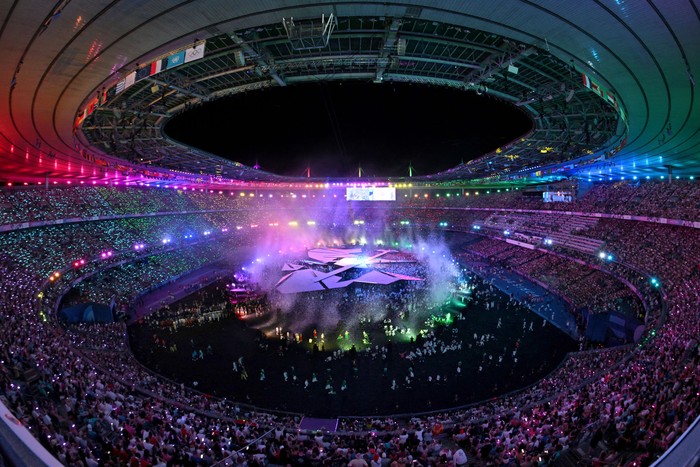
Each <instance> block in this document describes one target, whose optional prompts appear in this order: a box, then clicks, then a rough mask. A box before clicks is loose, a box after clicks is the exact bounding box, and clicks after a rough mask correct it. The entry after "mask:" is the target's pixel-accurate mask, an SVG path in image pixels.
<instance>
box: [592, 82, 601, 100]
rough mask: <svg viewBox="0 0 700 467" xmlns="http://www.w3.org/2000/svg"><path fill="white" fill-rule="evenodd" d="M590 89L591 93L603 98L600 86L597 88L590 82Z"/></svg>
mask: <svg viewBox="0 0 700 467" xmlns="http://www.w3.org/2000/svg"><path fill="white" fill-rule="evenodd" d="M591 89H592V90H593V92H595V93H596V94H598V95H599V96H600V97H603V90H602V89H600V86H598V85H597V84H595V83H594V82H592V81H591Z"/></svg>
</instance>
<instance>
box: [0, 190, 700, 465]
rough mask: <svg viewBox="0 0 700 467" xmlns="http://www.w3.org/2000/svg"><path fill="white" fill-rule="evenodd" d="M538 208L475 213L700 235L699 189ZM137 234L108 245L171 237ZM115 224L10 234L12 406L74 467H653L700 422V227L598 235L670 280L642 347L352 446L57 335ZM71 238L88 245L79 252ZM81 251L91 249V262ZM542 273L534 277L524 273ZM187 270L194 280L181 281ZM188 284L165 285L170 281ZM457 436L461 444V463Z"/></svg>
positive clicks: (56, 198) (118, 211) (369, 424)
mask: <svg viewBox="0 0 700 467" xmlns="http://www.w3.org/2000/svg"><path fill="white" fill-rule="evenodd" d="M100 191H102V192H107V193H99V192H100ZM1 197H2V200H1V201H0V205H1V206H2V222H0V223H2V224H6V223H12V222H26V221H33V220H45V219H52V218H53V219H59V218H69V217H88V216H94V215H108V216H114V215H123V214H125V213H129V214H135V213H140V212H144V211H147V210H148V212H154V211H163V212H167V211H178V210H180V211H189V210H192V211H197V210H201V209H211V206H214V209H218V206H215V204H212V203H215V202H213V201H211V200H213V199H222V198H223V197H222V198H219V197H218V195H217V194H210V193H201V194H200V193H186V194H184V193H179V192H177V191H174V190H173V191H170V190H168V191H167V192H166V191H165V190H162V191H158V190H154V189H148V190H139V189H136V188H134V189H131V190H124V189H121V188H120V189H116V188H112V187H109V188H106V187H104V188H100V189H97V188H93V187H84V188H81V187H74V188H70V189H69V188H55V189H54V188H51V189H49V190H43V189H42V190H38V189H36V188H35V189H24V188H21V189H17V190H3V191H2V194H1ZM232 198H235V197H232ZM525 198H527V197H521V196H519V194H516V193H513V192H509V193H507V194H504V196H503V197H499V196H498V195H494V196H492V197H486V196H484V197H479V201H478V202H475V203H474V206H477V207H478V206H480V204H479V203H483V205H484V207H489V208H493V207H498V206H502V207H505V208H525V209H543V208H544V209H561V210H581V211H589V212H601V211H603V212H611V213H617V214H642V215H650V216H666V217H671V218H679V219H685V220H697V212H698V209H697V202H698V199H700V190H698V189H697V188H695V185H694V184H693V183H692V182H683V183H677V182H674V183H673V184H662V183H661V182H653V183H642V184H640V185H639V186H637V185H632V184H626V183H624V184H610V185H602V186H600V187H595V188H593V189H592V190H590V191H589V192H588V193H587V194H586V195H585V196H584V197H583V198H582V199H581V200H579V201H576V202H575V203H574V205H573V206H572V205H569V204H563V203H562V204H556V205H546V206H545V205H543V203H542V202H541V200H539V201H538V200H533V199H525ZM38 199H43V202H38ZM227 199H230V198H227ZM80 200H82V202H79V201H80ZM471 200H472V199H471V198H470V202H471ZM222 202H223V201H222ZM229 202H230V203H233V202H234V201H233V200H231V201H226V202H225V204H226V205H227V206H231V205H229V204H228V203H229ZM237 202H238V203H242V202H243V201H242V200H241V201H237ZM256 202H258V203H262V201H256ZM122 203H123V205H122ZM197 203H201V204H197ZM440 203H442V201H440V202H439V203H438V202H431V204H432V205H433V206H434V209H425V210H411V209H409V208H407V209H406V210H405V213H406V214H407V215H408V214H410V216H411V217H410V218H411V219H415V220H416V222H417V223H419V222H420V221H425V222H426V223H428V222H433V221H435V220H437V219H438V218H440V217H442V216H443V215H448V213H447V212H443V213H441V212H440V209H439V208H440V207H441V204H440ZM117 205H119V206H122V207H117ZM100 206H101V207H100ZM574 208H575V209H574ZM223 209H230V208H228V207H227V208H223ZM232 209H235V208H232ZM242 211H243V212H244V213H246V214H241V216H242V218H246V217H245V216H250V215H252V214H250V212H249V211H246V210H245V209H243V210H242ZM403 214H404V213H403V212H402V213H400V215H403ZM449 215H450V216H454V219H455V222H460V224H456V225H465V226H468V227H470V225H469V224H470V222H469V221H470V218H471V214H466V215H464V216H461V215H459V214H457V213H454V212H452V211H450V212H449ZM180 217H182V218H186V216H180ZM199 218H203V217H199ZM246 219H250V217H247V218H246ZM122 222H124V224H121V223H122ZM127 222H132V221H126V220H121V219H120V220H118V221H117V224H116V225H117V226H123V225H130V227H129V228H123V229H122V230H121V233H119V234H115V237H114V239H112V240H109V241H108V242H107V243H109V245H110V246H113V245H114V244H115V243H118V242H123V245H124V248H125V249H127V248H128V249H131V248H132V247H133V244H132V242H133V241H134V240H135V237H134V236H133V235H134V233H143V234H144V235H148V234H149V232H150V233H151V234H152V235H154V238H155V239H157V237H159V236H160V235H161V233H162V232H157V233H154V230H157V228H155V227H153V226H152V225H148V224H141V223H140V222H146V220H145V219H144V220H139V221H135V222H138V223H137V224H127ZM155 222H158V221H155ZM107 225H108V224H106V223H105V222H96V223H94V224H93V223H90V222H80V223H77V224H68V225H65V226H60V227H58V226H54V227H44V228H40V229H29V230H27V229H24V230H18V231H14V232H9V233H3V234H2V235H0V242H2V246H1V247H0V277H1V278H2V279H1V280H0V305H1V306H0V322H1V324H2V326H1V327H0V329H1V330H0V333H1V335H2V336H1V337H2V338H1V339H0V355H2V360H1V363H0V386H1V388H2V389H1V391H0V392H1V393H2V401H3V403H5V404H6V405H7V406H8V407H10V408H11V409H12V411H13V412H14V413H15V415H16V416H17V418H18V419H20V420H21V422H22V423H23V425H25V426H26V427H28V428H29V429H30V431H31V432H32V433H33V434H34V435H35V436H36V437H37V438H38V439H39V440H40V441H41V443H42V444H43V445H44V446H46V447H47V448H48V449H49V451H50V452H52V453H53V454H54V455H56V457H57V458H58V459H59V460H60V461H61V462H63V463H65V464H67V465H124V464H127V463H129V464H133V465H137V464H141V465H165V464H166V463H171V464H178V463H179V464H191V465H195V464H202V465H207V464H212V463H214V462H216V461H218V460H222V459H225V458H228V459H230V460H231V461H232V463H245V462H248V463H250V464H264V463H265V462H272V463H299V462H300V461H308V462H310V463H316V464H319V465H320V464H329V465H338V464H345V463H348V462H349V461H350V460H352V459H354V458H355V457H356V456H359V457H360V458H362V459H363V460H365V461H366V463H367V464H369V463H373V465H379V464H377V462H379V463H381V464H382V465H384V464H385V463H386V464H393V463H394V462H396V464H395V465H407V464H408V463H410V462H411V461H417V462H418V463H420V464H423V465H427V464H430V463H435V464H441V463H443V462H444V463H445V464H447V463H448V462H449V459H450V457H452V456H453V454H455V451H456V449H457V448H460V449H461V450H462V454H466V458H467V459H468V462H472V463H477V464H488V463H492V464H493V463H501V464H504V463H509V462H510V463H519V464H520V465H537V464H543V463H547V462H550V461H552V460H553V459H556V458H557V457H559V456H561V455H563V454H562V453H564V452H565V451H566V450H567V449H568V448H570V447H573V446H577V447H585V448H586V449H587V450H588V451H589V452H590V453H591V454H595V455H599V456H602V457H604V458H605V459H606V461H611V462H613V461H614V462H619V461H622V460H629V459H636V460H637V461H640V462H649V461H650V460H652V459H653V458H655V457H657V456H658V455H659V454H660V453H662V452H663V451H664V450H666V449H667V448H668V447H669V446H670V445H671V444H672V443H673V442H674V441H675V440H676V439H677V438H678V436H679V435H680V434H681V433H683V431H684V430H685V429H686V428H687V427H688V426H689V425H690V423H692V422H693V420H694V419H695V418H696V417H697V416H698V412H699V409H700V407H699V404H700V402H699V401H700V399H699V398H698V397H696V395H697V393H698V391H699V390H700V371H699V368H700V367H699V366H698V364H699V363H700V355H699V354H698V341H697V336H698V334H699V332H700V319H698V318H699V310H698V303H700V270H699V268H698V264H700V238H699V237H700V233H698V232H697V231H696V230H695V229H692V228H689V227H674V226H669V225H663V224H652V223H646V222H633V221H623V220H608V219H605V220H602V221H601V222H600V223H598V224H597V225H596V226H595V227H592V228H591V229H590V230H589V231H587V232H584V233H583V234H584V235H590V236H591V237H592V238H601V239H604V240H605V241H606V245H607V246H606V247H607V248H609V249H610V250H611V251H613V252H614V253H615V255H616V256H617V258H619V259H620V260H621V261H624V262H627V263H629V264H630V265H632V266H635V267H637V268H638V269H639V270H640V271H644V272H648V273H651V274H654V275H655V276H656V277H658V279H659V281H660V283H661V285H662V287H663V290H664V294H665V307H663V309H664V310H665V315H661V314H660V313H661V312H660V311H659V312H658V313H659V314H658V315H657V316H654V317H653V319H652V320H651V321H650V323H651V324H654V325H656V324H658V328H657V327H656V326H651V328H652V329H650V330H649V334H648V336H647V337H646V339H645V340H644V341H643V342H642V344H641V345H640V346H637V347H635V348H633V349H607V350H602V351H596V352H586V353H581V354H576V355H572V356H571V357H570V358H569V360H567V362H566V364H565V365H563V366H562V367H561V368H560V369H559V370H558V371H557V372H556V373H554V374H552V375H550V376H549V377H548V378H545V379H544V380H542V381H540V382H539V383H537V384H536V385H534V386H533V387H531V388H529V389H526V390H524V391H522V392H520V393H517V394H514V395H511V396H508V397H504V398H499V399H497V400H493V401H489V402H486V403H483V404H479V405H476V406H474V407H472V408H469V409H463V410H459V411H446V412H441V413H435V414H430V415H424V416H420V417H415V418H414V419H409V420H403V419H393V418H383V419H361V420H355V419H347V420H342V421H341V423H340V428H341V429H342V430H343V431H342V432H339V433H337V434H325V435H324V434H320V435H317V436H314V435H313V434H311V435H309V434H306V433H300V432H298V431H297V430H295V429H294V428H295V427H296V424H297V422H298V418H297V417H295V416H293V415H291V416H290V415H279V414H278V415H272V414H266V413H263V412H260V411H254V410H252V409H250V408H247V407H244V406H242V405H240V404H236V403H232V402H229V401H225V400H216V399H212V398H208V397H207V396H205V395H202V394H198V393H197V392H196V391H192V390H190V389H187V388H184V387H181V386H180V385H177V384H174V383H169V382H167V381H165V380H163V379H162V378H159V377H157V376H155V375H153V374H151V373H150V372H148V371H147V370H145V369H143V368H141V367H140V366H139V365H138V364H137V363H136V362H135V361H134V360H133V357H130V354H129V352H128V350H126V349H125V348H124V347H123V346H121V347H119V346H115V342H116V341H118V340H119V338H120V337H119V336H120V335H123V333H124V330H123V327H120V326H119V325H109V326H103V327H96V328H95V329H91V331H98V332H99V333H100V334H101V336H99V337H88V333H87V332H86V330H85V329H81V328H76V329H68V330H65V329H63V328H62V327H61V326H60V325H58V324H57V323H56V321H55V319H54V317H53V316H51V315H50V313H49V311H50V310H51V308H52V306H53V303H50V302H51V298H57V297H58V294H57V293H53V294H52V293H48V292H47V293H46V294H45V295H43V296H41V297H39V294H40V292H41V291H42V287H43V285H44V284H45V283H46V278H47V277H48V276H49V275H50V274H51V273H52V272H53V271H56V270H61V269H62V268H64V267H65V266H66V265H67V264H69V263H70V261H72V260H74V259H75V258H77V257H86V256H89V257H94V256H98V255H99V252H100V251H101V250H102V248H104V247H105V243H102V242H104V241H105V240H104V238H105V236H108V235H110V232H114V230H113V229H116V228H118V227H115V228H108V227H107ZM66 229H69V230H66ZM73 229H75V237H71V236H70V235H72V232H73ZM130 231H131V234H130V233H129V232H130ZM69 232H70V233H69ZM129 235H132V236H129ZM68 238H75V239H77V240H74V241H66V239H68ZM107 238H109V237H107ZM124 239H126V240H124ZM76 245H77V246H80V247H81V248H82V247H83V246H84V247H86V249H85V250H82V249H81V250H80V251H77V250H75V249H76V248H77V246H76ZM173 259H174V258H173ZM183 261H185V262H187V261H188V260H183ZM533 261H534V263H535V265H537V264H538V263H537V260H536V259H535V260H533ZM533 261H530V262H527V261H521V262H520V264H519V266H520V267H523V266H525V267H527V265H528V264H530V263H531V262H533ZM542 261H545V260H542ZM547 261H549V260H547ZM150 263H151V261H147V262H142V263H141V264H142V265H143V264H150ZM192 266H193V267H195V266H196V264H193V265H192ZM562 267H563V266H562ZM114 269H115V271H116V270H118V269H119V268H114ZM182 269H187V267H182V268H180V267H178V269H177V271H180V270H182ZM177 271H173V270H167V269H166V270H165V271H164V272H163V275H162V276H161V277H165V276H167V275H168V274H172V273H173V272H177ZM562 271H564V269H562ZM117 274H119V273H117ZM115 277H116V276H115ZM119 277H120V278H119V280H118V281H117V282H122V281H123V282H124V284H125V285H124V288H118V289H114V288H111V289H110V290H109V291H108V292H107V293H105V294H104V296H106V295H107V294H113V293H114V292H115V291H116V292H117V293H124V292H126V293H127V295H126V297H127V298H128V297H129V295H128V294H129V293H132V292H133V290H130V291H125V290H124V289H125V288H126V287H127V284H128V285H130V286H132V287H134V286H136V282H137V280H136V279H134V277H136V278H138V280H141V279H143V278H144V276H143V275H139V274H137V275H136V276H134V274H132V275H127V274H122V275H120V276H119ZM130 279H133V280H130ZM559 279H561V278H559ZM158 280H160V277H158V278H157V279H156V280H155V281H154V282H157V281H158ZM98 282H99V281H98ZM54 288H58V284H55V285H54ZM567 291H568V289H567ZM29 370H30V371H31V372H33V373H35V374H36V375H37V376H38V378H37V379H36V380H32V381H31V382H30V378H28V376H27V374H28V371H29ZM282 428H286V430H284V429H282ZM403 430H405V433H404V431H403ZM428 432H430V435H427V433H428ZM426 435H427V436H426ZM445 435H450V436H451V438H450V440H451V442H452V443H455V444H456V446H455V445H452V448H450V447H446V446H445V445H446V444H447V443H446V441H447V440H448V438H446V437H445ZM283 446H284V449H282V447H283ZM246 447H247V448H248V449H246ZM602 447H604V449H605V453H604V454H601V453H600V449H602ZM462 454H460V455H459V456H457V457H454V460H453V462H454V461H456V460H457V459H458V458H459V459H462V457H461V455H462ZM384 459H387V460H386V461H385V460H384ZM360 464H361V463H360Z"/></svg>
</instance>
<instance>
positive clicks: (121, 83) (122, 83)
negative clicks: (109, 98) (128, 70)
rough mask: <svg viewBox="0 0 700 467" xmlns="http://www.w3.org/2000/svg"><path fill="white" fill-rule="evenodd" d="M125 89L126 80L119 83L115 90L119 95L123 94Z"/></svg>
mask: <svg viewBox="0 0 700 467" xmlns="http://www.w3.org/2000/svg"><path fill="white" fill-rule="evenodd" d="M124 89H126V81H125V80H121V81H119V82H118V83H117V86H116V87H115V88H114V90H115V91H116V92H117V94H119V93H120V92H122V91H123V90H124Z"/></svg>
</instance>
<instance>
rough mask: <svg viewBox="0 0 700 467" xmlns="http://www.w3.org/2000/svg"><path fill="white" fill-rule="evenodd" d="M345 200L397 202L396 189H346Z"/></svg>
mask: <svg viewBox="0 0 700 467" xmlns="http://www.w3.org/2000/svg"><path fill="white" fill-rule="evenodd" d="M345 198H347V200H348V201H396V188H390V187H365V188H346V190H345Z"/></svg>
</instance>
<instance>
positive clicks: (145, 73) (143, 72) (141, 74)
mask: <svg viewBox="0 0 700 467" xmlns="http://www.w3.org/2000/svg"><path fill="white" fill-rule="evenodd" d="M149 76H151V67H150V66H144V67H141V68H139V69H138V70H136V81H137V82H138V81H141V80H142V79H144V78H148V77H149Z"/></svg>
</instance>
